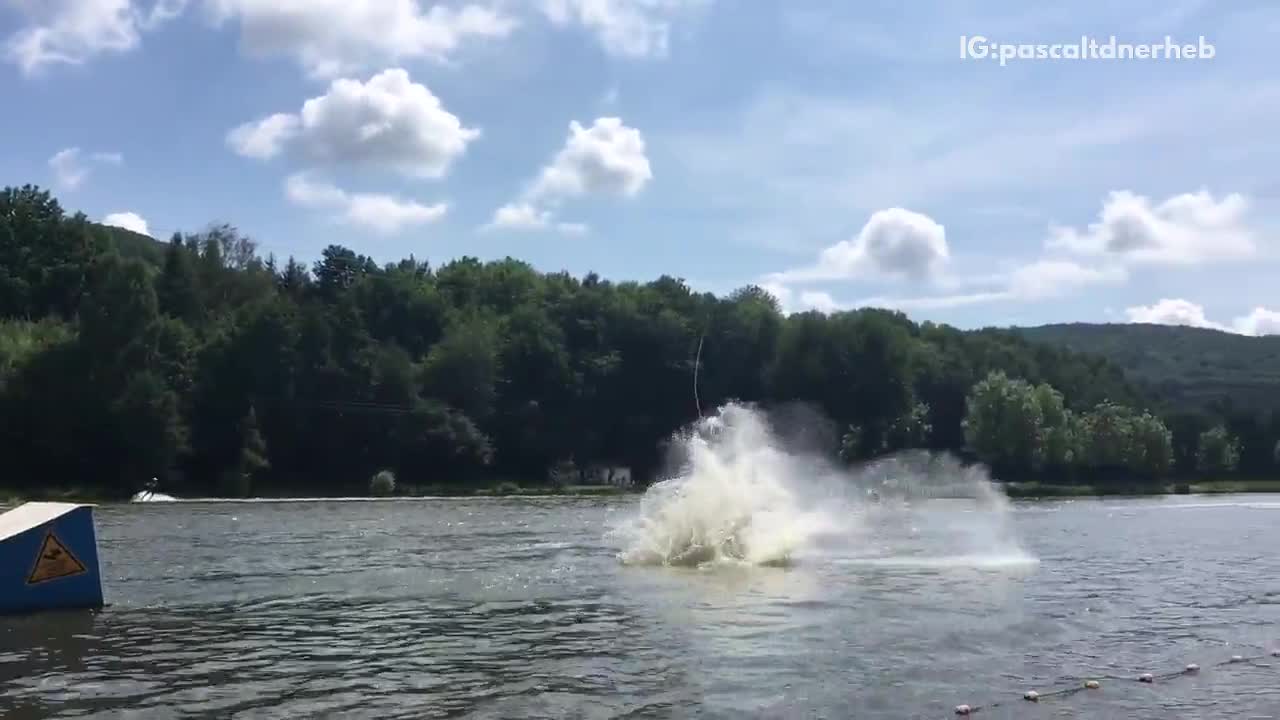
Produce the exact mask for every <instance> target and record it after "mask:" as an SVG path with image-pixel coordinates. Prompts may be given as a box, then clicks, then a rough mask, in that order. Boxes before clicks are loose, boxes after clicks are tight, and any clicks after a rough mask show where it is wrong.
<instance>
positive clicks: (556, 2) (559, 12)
mask: <svg viewBox="0 0 1280 720" xmlns="http://www.w3.org/2000/svg"><path fill="white" fill-rule="evenodd" d="M541 4H542V11H543V13H544V14H546V16H547V18H548V19H550V20H551V22H552V23H554V24H556V25H561V26H565V25H570V24H578V25H581V26H582V27H584V28H586V29H587V30H589V31H590V32H592V33H593V34H594V35H595V36H596V39H597V41H598V42H599V43H600V46H601V47H603V48H604V50H605V51H606V52H608V53H609V54H611V55H617V56H621V57H631V58H645V57H664V56H666V54H667V51H668V48H669V45H670V37H671V21H672V20H673V19H674V18H675V17H676V16H677V15H679V14H680V13H682V12H683V11H685V10H688V9H692V8H694V7H697V6H699V5H702V4H704V1H703V0H542V3H541Z"/></svg>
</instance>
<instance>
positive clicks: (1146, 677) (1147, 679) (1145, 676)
mask: <svg viewBox="0 0 1280 720" xmlns="http://www.w3.org/2000/svg"><path fill="white" fill-rule="evenodd" d="M1155 681H1156V678H1155V676H1154V675H1152V674H1151V673H1142V674H1141V675H1139V676H1138V682H1144V683H1152V682H1155Z"/></svg>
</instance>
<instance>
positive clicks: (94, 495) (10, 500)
mask: <svg viewBox="0 0 1280 720" xmlns="http://www.w3.org/2000/svg"><path fill="white" fill-rule="evenodd" d="M643 491H644V488H623V487H615V486H612V485H573V486H568V487H563V488H550V487H538V486H531V487H524V486H517V485H513V484H506V483H504V484H501V485H498V486H494V487H478V488H474V489H466V490H463V489H457V488H450V487H447V486H407V487H406V488H405V489H404V490H403V491H401V492H394V493H390V494H387V495H372V494H367V493H360V492H352V493H335V494H331V495H318V494H308V493H299V492H289V491H274V492H273V491H270V490H269V491H267V492H265V493H263V494H261V495H252V496H249V497H218V496H215V495H187V496H185V497H179V496H174V495H173V493H166V492H164V491H159V492H158V493H157V494H159V495H169V496H172V497H174V500H172V501H167V500H157V501H154V502H156V503H158V504H161V503H165V502H187V503H195V502H205V503H214V502H319V501H325V500H330V501H334V500H341V501H357V500H367V501H376V500H462V499H470V498H499V497H501V498H544V497H576V498H585V497H615V496H622V495H638V494H641V493H643ZM25 502H67V503H82V504H86V505H98V504H132V503H133V500H132V499H131V498H122V497H119V496H115V495H108V494H104V493H100V492H95V491H94V490H91V489H88V488H83V487H67V488H47V489H43V490H37V491H31V490H17V489H12V488H4V487H0V507H3V506H16V505H21V504H22V503H25ZM144 503H145V501H144ZM144 503H139V504H144Z"/></svg>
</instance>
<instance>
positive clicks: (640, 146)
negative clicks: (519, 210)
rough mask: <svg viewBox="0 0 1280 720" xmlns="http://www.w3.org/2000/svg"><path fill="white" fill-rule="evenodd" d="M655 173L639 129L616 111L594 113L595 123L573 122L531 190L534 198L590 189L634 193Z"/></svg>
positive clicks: (586, 192) (616, 193) (590, 192)
mask: <svg viewBox="0 0 1280 720" xmlns="http://www.w3.org/2000/svg"><path fill="white" fill-rule="evenodd" d="M652 179H653V170H652V169H651V168H650V167H649V158H648V157H647V156H646V155H645V147H644V137H643V136H642V135H641V134H640V131H639V130H637V129H635V128H632V127H627V126H626V125H623V124H622V120H621V119H620V118H616V117H602V118H596V120H595V122H594V123H592V125H591V127H589V128H586V127H583V126H582V125H581V124H580V123H578V121H577V120H574V121H573V122H570V123H569V138H568V140H566V141H565V146H564V148H562V149H561V150H560V152H558V153H557V154H556V156H555V158H554V159H553V160H552V161H551V164H550V165H547V166H546V167H544V168H543V169H542V173H541V174H540V175H539V176H538V179H537V181H536V182H535V183H534V184H533V187H532V188H531V189H530V190H529V193H528V195H529V197H530V198H531V199H534V200H556V199H559V198H564V197H573V196H577V195H586V194H606V195H621V196H624V197H631V196H633V195H636V194H638V193H639V192H640V191H641V190H643V189H644V186H645V185H647V184H648V183H649V181H650V180H652Z"/></svg>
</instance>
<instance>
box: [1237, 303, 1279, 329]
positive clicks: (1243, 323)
mask: <svg viewBox="0 0 1280 720" xmlns="http://www.w3.org/2000/svg"><path fill="white" fill-rule="evenodd" d="M1235 326H1236V329H1237V330H1239V331H1240V332H1242V333H1244V334H1245V335H1280V311H1276V310H1268V309H1267V308H1263V307H1256V308H1254V309H1253V311H1252V312H1250V313H1249V314H1248V315H1245V316H1244V317H1238V318H1236V320H1235Z"/></svg>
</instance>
